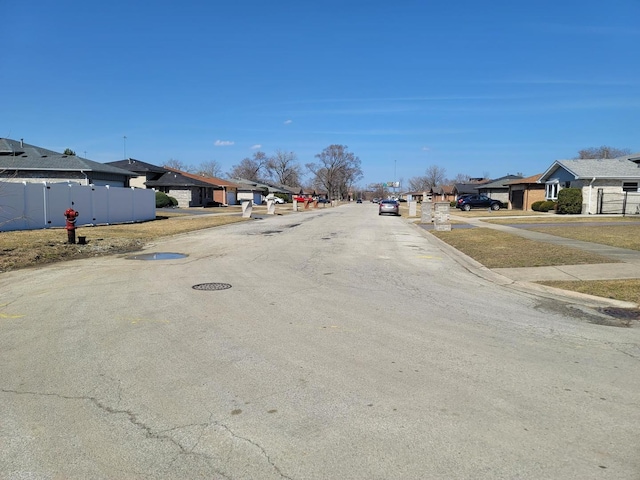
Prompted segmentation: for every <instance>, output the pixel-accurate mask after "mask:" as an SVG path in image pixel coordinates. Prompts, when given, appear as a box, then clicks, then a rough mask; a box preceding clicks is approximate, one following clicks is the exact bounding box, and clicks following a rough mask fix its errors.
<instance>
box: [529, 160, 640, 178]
mask: <svg viewBox="0 0 640 480" xmlns="http://www.w3.org/2000/svg"><path fill="white" fill-rule="evenodd" d="M636 156H637V154H636ZM630 157H632V156H625V157H618V158H599V159H590V158H583V159H573V160H556V161H555V162H554V163H553V165H551V167H549V169H547V171H546V172H544V173H543V174H542V177H541V179H540V180H541V181H544V180H546V179H548V178H550V177H552V176H553V173H554V172H555V171H557V170H558V169H559V168H563V169H565V170H566V171H567V172H569V173H570V174H571V175H573V176H574V177H575V178H576V179H580V178H588V179H592V178H640V165H637V164H636V163H634V162H633V161H631V160H629V158H630Z"/></svg>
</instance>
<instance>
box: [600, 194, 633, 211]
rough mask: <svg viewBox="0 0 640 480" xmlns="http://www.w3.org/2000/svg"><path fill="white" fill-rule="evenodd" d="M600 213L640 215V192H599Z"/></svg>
mask: <svg viewBox="0 0 640 480" xmlns="http://www.w3.org/2000/svg"><path fill="white" fill-rule="evenodd" d="M598 213H603V214H607V213H608V214H622V215H640V192H621V193H616V192H603V191H602V189H600V190H598Z"/></svg>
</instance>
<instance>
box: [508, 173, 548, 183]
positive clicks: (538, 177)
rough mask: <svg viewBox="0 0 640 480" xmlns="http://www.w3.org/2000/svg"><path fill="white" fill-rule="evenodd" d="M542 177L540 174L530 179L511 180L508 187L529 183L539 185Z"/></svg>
mask: <svg viewBox="0 0 640 480" xmlns="http://www.w3.org/2000/svg"><path fill="white" fill-rule="evenodd" d="M540 177H542V174H541V173H538V174H536V175H531V176H530V177H526V178H518V179H516V180H511V181H510V182H508V185H523V184H527V183H537V182H538V180H540Z"/></svg>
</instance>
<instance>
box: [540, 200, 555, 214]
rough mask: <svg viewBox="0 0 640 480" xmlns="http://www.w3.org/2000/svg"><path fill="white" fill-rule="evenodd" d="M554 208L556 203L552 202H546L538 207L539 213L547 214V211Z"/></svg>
mask: <svg viewBox="0 0 640 480" xmlns="http://www.w3.org/2000/svg"><path fill="white" fill-rule="evenodd" d="M555 208H556V202H554V201H552V200H547V201H546V202H542V205H540V211H541V212H548V211H549V210H554V209H555Z"/></svg>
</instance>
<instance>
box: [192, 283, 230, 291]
mask: <svg viewBox="0 0 640 480" xmlns="http://www.w3.org/2000/svg"><path fill="white" fill-rule="evenodd" d="M191 288H193V289H194V290H226V289H228V288H231V285H229V284H228V283H199V284H198V285H194V286H193V287H191Z"/></svg>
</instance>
